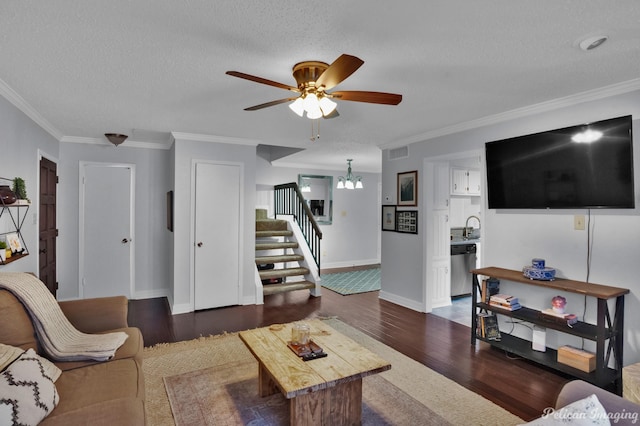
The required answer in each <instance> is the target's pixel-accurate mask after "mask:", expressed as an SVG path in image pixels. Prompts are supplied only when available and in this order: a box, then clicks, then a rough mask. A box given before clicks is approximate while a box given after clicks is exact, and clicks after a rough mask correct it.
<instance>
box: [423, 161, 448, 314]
mask: <svg viewBox="0 0 640 426" xmlns="http://www.w3.org/2000/svg"><path fill="white" fill-rule="evenodd" d="M425 172H426V173H425V175H426V176H425V178H426V180H425V183H426V184H425V185H424V187H425V188H426V189H427V191H426V192H425V200H426V203H425V205H426V222H425V223H426V226H425V228H426V229H427V234H426V237H425V242H426V244H425V246H426V249H427V259H426V274H425V278H426V279H425V287H426V288H425V292H424V294H425V301H424V302H425V303H424V308H425V312H431V310H432V309H433V308H437V307H440V306H447V305H450V304H451V298H450V297H449V296H450V288H451V248H450V232H451V229H450V226H451V225H450V223H449V163H447V162H425Z"/></svg>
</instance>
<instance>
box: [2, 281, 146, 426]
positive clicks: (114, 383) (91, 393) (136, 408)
mask: <svg viewBox="0 0 640 426" xmlns="http://www.w3.org/2000/svg"><path fill="white" fill-rule="evenodd" d="M127 303H128V301H127V299H126V298H125V297H107V298H98V299H85V300H74V301H67V302H60V306H61V308H62V311H63V312H64V313H65V315H66V316H67V318H68V319H69V321H70V322H71V323H72V324H73V325H74V326H75V327H76V328H77V329H78V330H80V331H83V332H85V333H103V332H108V331H124V332H125V333H127V334H128V335H129V337H128V339H127V340H126V342H125V343H124V345H122V346H121V347H120V348H119V349H118V351H117V352H116V355H115V357H114V358H113V359H112V360H110V361H107V362H95V361H89V362H84V361H75V362H55V365H56V366H58V368H60V369H61V370H62V374H61V375H60V378H59V379H58V380H57V381H56V383H55V385H56V388H57V390H58V393H59V395H60V402H59V403H58V406H57V407H56V408H55V409H54V410H53V411H52V412H51V414H49V416H47V417H46V418H45V419H44V420H43V421H42V423H41V424H42V425H109V426H112V425H144V424H145V412H144V396H145V393H144V376H143V373H142V350H143V339H142V334H141V333H140V330H138V329H137V328H134V327H129V326H128V324H127V312H128V304H127ZM0 324H2V326H1V327H0V343H4V344H5V345H11V346H17V347H21V348H23V349H25V350H26V349H29V348H33V349H34V350H36V352H38V354H40V355H42V356H46V355H45V354H44V353H42V350H41V348H40V347H39V345H38V342H37V340H36V339H37V338H36V334H35V331H34V328H33V326H32V323H31V320H30V318H29V315H28V313H27V311H26V310H25V309H24V307H23V305H22V304H21V303H20V301H18V299H16V298H15V297H14V296H13V294H12V293H10V292H8V291H7V290H0Z"/></svg>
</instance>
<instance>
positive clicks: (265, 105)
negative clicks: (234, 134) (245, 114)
mask: <svg viewBox="0 0 640 426" xmlns="http://www.w3.org/2000/svg"><path fill="white" fill-rule="evenodd" d="M296 99H297V98H286V99H278V100H277V101H271V102H266V103H264V104H260V105H254V106H251V107H249V108H245V109H244V110H245V111H257V110H259V109H262V108H267V107H270V106H274V105H280V104H283V103H285V102H289V101H294V100H296Z"/></svg>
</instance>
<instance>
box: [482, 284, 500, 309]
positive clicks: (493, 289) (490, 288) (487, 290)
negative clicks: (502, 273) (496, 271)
mask: <svg viewBox="0 0 640 426" xmlns="http://www.w3.org/2000/svg"><path fill="white" fill-rule="evenodd" d="M499 292H500V281H498V280H497V279H495V278H489V279H488V280H482V288H481V290H480V299H481V300H480V301H481V302H482V303H489V298H490V297H491V296H493V295H494V294H498V293H499Z"/></svg>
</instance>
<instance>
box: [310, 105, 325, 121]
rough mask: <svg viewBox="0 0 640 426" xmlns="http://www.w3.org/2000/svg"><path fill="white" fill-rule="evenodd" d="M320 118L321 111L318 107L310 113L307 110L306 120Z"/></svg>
mask: <svg viewBox="0 0 640 426" xmlns="http://www.w3.org/2000/svg"><path fill="white" fill-rule="evenodd" d="M320 117H322V110H321V109H320V107H317V108H316V109H313V110H311V111H309V110H307V118H308V119H311V120H316V119H318V118H320Z"/></svg>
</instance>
